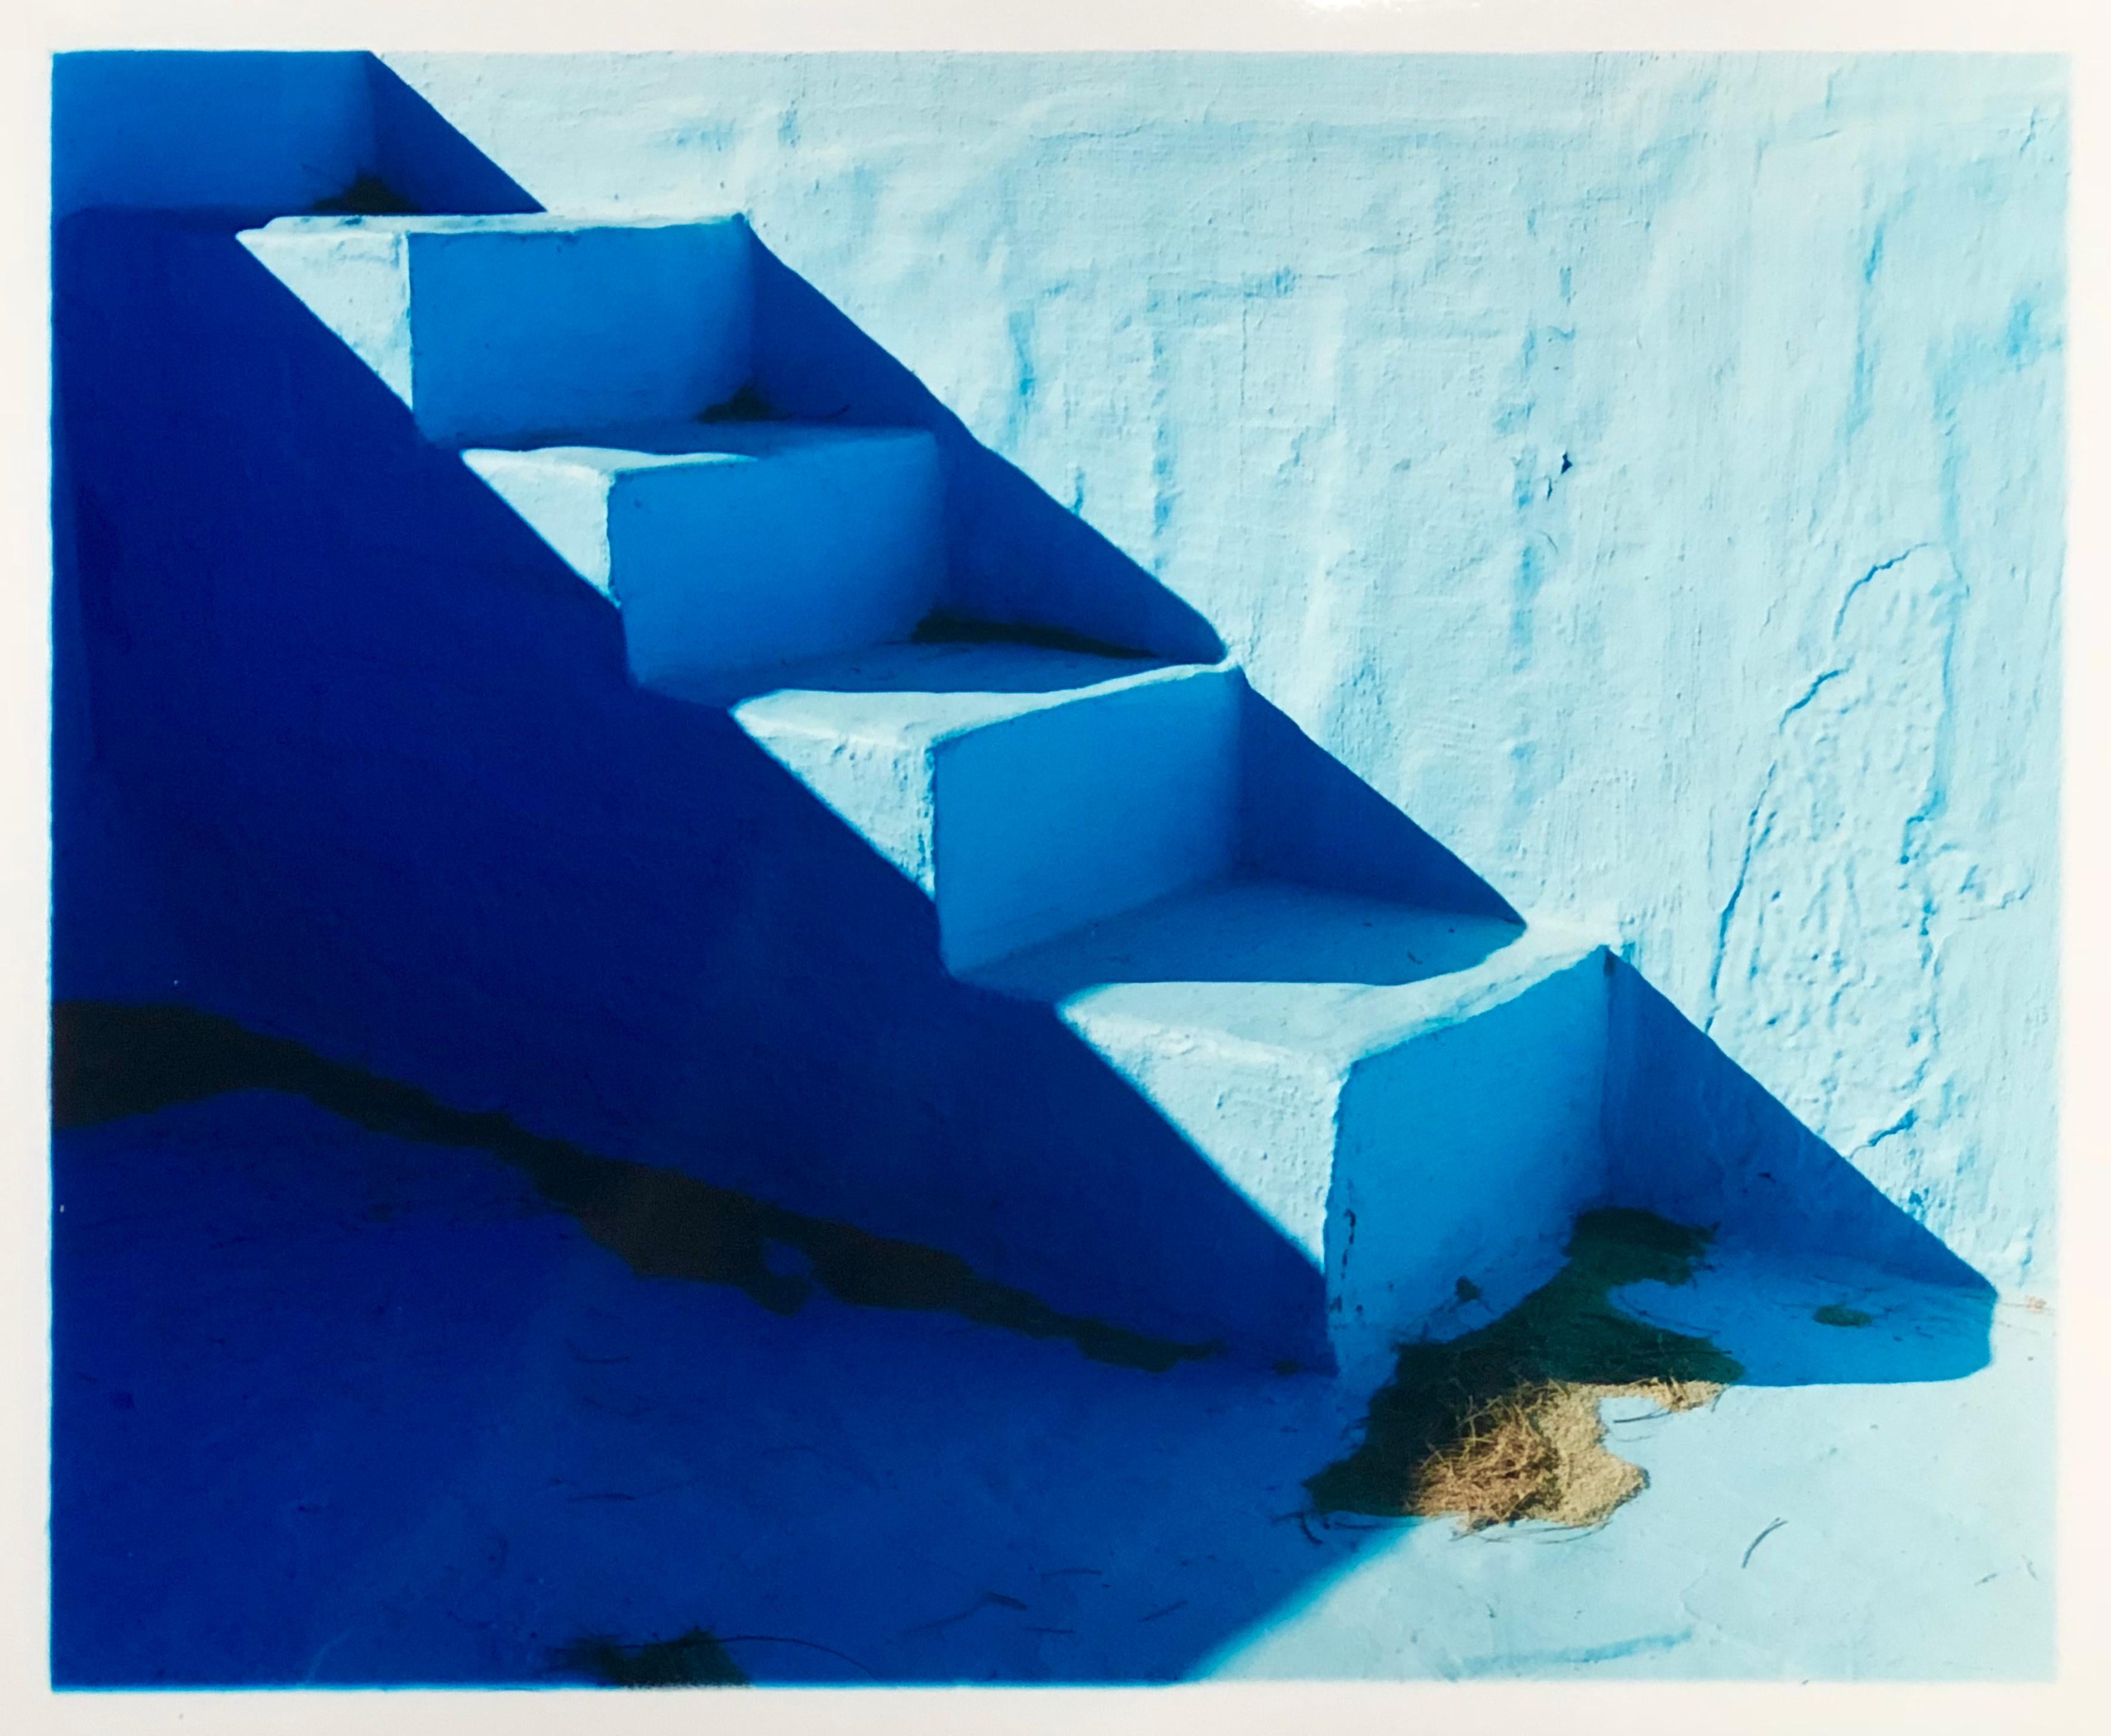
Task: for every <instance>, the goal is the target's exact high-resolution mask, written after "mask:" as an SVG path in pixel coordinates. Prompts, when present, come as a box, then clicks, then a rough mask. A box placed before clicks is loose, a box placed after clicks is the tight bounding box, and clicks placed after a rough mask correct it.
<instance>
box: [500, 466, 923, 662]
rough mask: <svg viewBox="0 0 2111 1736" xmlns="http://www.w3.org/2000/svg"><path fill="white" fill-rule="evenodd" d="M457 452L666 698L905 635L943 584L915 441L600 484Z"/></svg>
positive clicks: (576, 469) (574, 471)
mask: <svg viewBox="0 0 2111 1736" xmlns="http://www.w3.org/2000/svg"><path fill="white" fill-rule="evenodd" d="M463 456H464V457H465V460H466V461H467V462H468V463H469V465H470V467H471V468H472V469H474V470H475V471H476V472H477V474H479V475H480V476H481V477H482V478H483V479H484V481H485V482H486V483H488V484H490V486H491V487H493V489H494V490H495V491H496V492H497V493H498V494H499V495H500V496H501V497H502V498H503V499H504V500H505V501H506V503H507V504H508V505H511V507H512V508H513V509H514V510H515V511H516V512H518V513H519V514H520V515H521V517H522V518H524V519H526V520H527V522H528V523H529V524H530V525H531V526H532V527H533V528H534V530H535V531H536V533H537V534H538V535H539V536H540V537H542V538H543V541H544V542H547V543H548V544H549V545H550V546H551V547H552V548H553V549H554V550H556V552H557V553H558V554H559V555H562V556H563V557H564V558H565V560H566V562H567V563H568V564H570V566H571V567H572V569H573V570H574V571H575V572H577V573H579V575H580V577H581V578H584V579H586V580H587V581H588V582H589V583H591V584H592V585H594V586H596V587H597V588H599V589H601V590H602V591H605V592H607V593H608V594H609V595H610V596H612V597H614V598H615V601H617V602H618V603H619V604H620V605H621V607H622V610H623V628H624V642H625V644H626V646H627V647H628V655H629V660H630V669H631V673H632V674H633V677H634V678H636V679H637V680H638V682H639V684H640V685H642V686H644V687H653V688H657V689H663V690H667V691H681V690H683V689H684V688H690V687H696V686H697V685H699V684H701V683H706V682H709V681H710V679H711V678H713V677H714V676H715V675H718V674H720V673H724V672H726V671H729V670H741V669H755V668H757V667H760V666H763V665H768V664H778V663H783V662H788V661H791V660H793V659H799V658H804V657H815V656H824V655H829V653H832V652H836V651H845V650H853V649H855V648H856V647H858V646H864V645H869V644H871V643H873V642H874V641H880V640H886V639H890V638H897V637H905V636H906V635H907V634H908V633H909V632H910V631H911V630H912V629H913V628H915V625H916V623H918V622H919V620H921V619H923V618H924V616H925V615H926V614H928V613H929V612H930V610H931V608H932V606H933V604H934V603H935V602H936V601H937V596H938V591H939V587H940V585H941V583H942V581H943V578H944V570H945V569H944V561H945V552H944V533H943V525H942V484H941V482H940V478H939V469H938V454H937V444H936V442H933V440H932V438H931V437H930V436H928V434H923V433H904V434H901V435H899V436H897V437H888V438H875V439H870V440H858V441H856V442H848V443H845V444H843V445H841V446H833V447H824V448H822V449H819V450H806V451H798V452H796V453H788V454H781V455H777V456H769V457H767V458H761V459H752V460H737V461H730V462H722V463H710V464H697V465H673V466H667V467H663V468H658V469H638V470H629V471H624V470H619V471H616V472H615V473H613V474H611V473H609V472H608V471H606V470H604V469H592V468H589V467H587V466H583V465H570V464H566V463H564V462H562V461H559V460H553V459H552V457H551V456H550V455H548V454H544V453H533V452H509V451H484V450H479V451H470V452H467V453H465V454H464V455H463Z"/></svg>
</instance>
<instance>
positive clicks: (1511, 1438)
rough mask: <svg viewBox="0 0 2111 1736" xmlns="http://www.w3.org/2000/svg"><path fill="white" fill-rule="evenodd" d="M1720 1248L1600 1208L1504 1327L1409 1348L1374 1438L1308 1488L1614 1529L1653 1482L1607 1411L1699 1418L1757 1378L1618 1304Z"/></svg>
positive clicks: (1341, 1498) (1354, 1503) (1643, 1217)
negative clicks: (1648, 1408)
mask: <svg viewBox="0 0 2111 1736" xmlns="http://www.w3.org/2000/svg"><path fill="white" fill-rule="evenodd" d="M1707 1240H1708V1238H1707V1235H1706V1234H1705V1232H1704V1231H1698V1230H1691V1229H1687V1228H1686V1227H1684V1226H1681V1225H1677V1224H1673V1223H1669V1222H1666V1221H1665V1220H1664V1219H1663V1218H1660V1217H1655V1215H1654V1214H1652V1213H1650V1212H1630V1211H1605V1212H1589V1213H1587V1214H1586V1215H1585V1216H1584V1217H1582V1218H1581V1219H1579V1220H1578V1223H1577V1226H1576V1231H1575V1234H1574V1235H1573V1238H1572V1239H1571V1240H1570V1242H1569V1244H1568V1264H1567V1265H1566V1266H1564V1267H1563V1268H1562V1270H1561V1271H1560V1272H1559V1273H1558V1274H1557V1275H1556V1276H1555V1278H1554V1279H1553V1280H1551V1281H1550V1282H1549V1283H1548V1284H1546V1285H1544V1286H1543V1287H1542V1288H1541V1289H1540V1290H1537V1291H1535V1292H1534V1293H1533V1294H1532V1295H1530V1296H1528V1297H1527V1298H1526V1299H1524V1300H1523V1302H1521V1303H1519V1304H1518V1306H1517V1307H1516V1308H1513V1309H1512V1310H1511V1311H1510V1312H1509V1313H1507V1314H1505V1316H1503V1317H1502V1318H1501V1319H1500V1320H1498V1321H1493V1322H1491V1324H1490V1325H1488V1326H1483V1327H1482V1328H1480V1329H1479V1330H1478V1331H1475V1332H1470V1333H1469V1334H1467V1335H1465V1336H1464V1337H1463V1338H1458V1339H1451V1340H1450V1341H1448V1342H1446V1343H1444V1344H1428V1343H1424V1344H1408V1345H1405V1346H1403V1347H1402V1348H1401V1353H1400V1361H1399V1364H1398V1367H1397V1368H1396V1371H1395V1373H1394V1376H1393V1378H1392V1380H1391V1381H1390V1382H1388V1383H1387V1385H1386V1386H1385V1387H1384V1389H1382V1390H1381V1391H1380V1392H1379V1393H1378V1395H1377V1396H1376V1397H1375V1398H1373V1400H1372V1401H1371V1408H1370V1414H1369V1419H1368V1421H1367V1423H1366V1425H1365V1428H1364V1440H1363V1444H1361V1445H1360V1446H1359V1447H1358V1448H1356V1450H1355V1452H1354V1453H1351V1454H1350V1455H1349V1456H1348V1457H1346V1458H1345V1459H1342V1460H1341V1461H1339V1462H1337V1463H1335V1464H1333V1465H1330V1466H1328V1467H1327V1469H1326V1470H1324V1471H1321V1472H1320V1473H1319V1475H1317V1476H1314V1477H1313V1478H1311V1479H1310V1480H1309V1481H1308V1483H1307V1484H1306V1487H1307V1488H1308V1489H1310V1491H1311V1493H1312V1498H1313V1502H1314V1505H1315V1506H1316V1507H1319V1510H1320V1511H1321V1512H1358V1513H1370V1514H1376V1515H1381V1516H1389V1517H1405V1516H1416V1517H1424V1518H1433V1517H1435V1516H1438V1515H1440V1514H1448V1515H1450V1516H1455V1518H1456V1519H1457V1520H1458V1521H1459V1522H1460V1525H1461V1526H1462V1527H1464V1528H1466V1529H1468V1530H1478V1529H1479V1528H1481V1527H1482V1526H1484V1525H1506V1524H1509V1523H1510V1522H1511V1521H1515V1520H1519V1519H1541V1520H1546V1521H1551V1522H1553V1523H1555V1524H1556V1525H1596V1524H1597V1523H1599V1522H1600V1521H1602V1520H1604V1519H1605V1517H1606V1516H1608V1515H1609V1514H1610V1513H1611V1512H1613V1510H1614V1508H1616V1507H1618V1506H1619V1505H1620V1504H1621V1503H1623V1502H1624V1501H1627V1500H1629V1499H1630V1498H1632V1497H1633V1496H1635V1495H1637V1494H1640V1493H1641V1490H1642V1489H1643V1488H1644V1487H1645V1486H1646V1484H1647V1482H1648V1479H1647V1477H1646V1475H1644V1474H1643V1472H1642V1471H1641V1469H1640V1468H1639V1467H1637V1466H1633V1465H1631V1464H1629V1463H1628V1462H1627V1461H1626V1460H1624V1459H1621V1458H1618V1457H1614V1455H1613V1454H1612V1453H1609V1452H1608V1451H1606V1449H1605V1425H1604V1424H1603V1423H1602V1422H1600V1420H1599V1416H1598V1407H1599V1405H1600V1403H1601V1402H1602V1401H1603V1400H1605V1399H1607V1398H1623V1397H1633V1398H1645V1399H1648V1400H1650V1401H1651V1402H1652V1403H1655V1404H1656V1405H1658V1406H1659V1407H1661V1408H1662V1409H1664V1410H1666V1411H1688V1410H1691V1409H1693V1408H1695V1407H1696V1406H1699V1405H1702V1404H1706V1403H1709V1402H1710V1401H1711V1400H1713V1399H1714V1398H1715V1397H1716V1396H1717V1395H1718V1394H1719V1393H1720V1392H1721V1391H1722V1389H1723V1386H1724V1385H1727V1384H1728V1383H1729V1382H1731V1381H1733V1380H1737V1379H1738V1378H1739V1377H1740V1376H1741V1375H1742V1374H1743V1372H1744V1371H1743V1369H1742V1368H1741V1367H1739V1366H1738V1364H1737V1363H1736V1362H1735V1361H1733V1360H1732V1358H1729V1357H1728V1356H1726V1355H1725V1354H1724V1353H1723V1352H1721V1351H1720V1350H1718V1349H1717V1348H1715V1347H1714V1345H1713V1344H1709V1342H1708V1341H1707V1340H1706V1339H1698V1338H1689V1337H1687V1336H1685V1335H1683V1334H1681V1333H1676V1332H1667V1331H1665V1330H1663V1329H1661V1328H1659V1327H1656V1326H1647V1325H1645V1324H1644V1323H1643V1322H1641V1321H1637V1320H1636V1319H1634V1318H1632V1317H1631V1316H1628V1315H1626V1314H1623V1313H1621V1312H1619V1311H1618V1309H1617V1308H1614V1306H1613V1304H1612V1302H1611V1300H1610V1294H1609V1293H1610V1292H1611V1291H1613V1290H1616V1289H1618V1287H1619V1286H1620V1285H1624V1284H1635V1283H1639V1282H1641V1281H1643V1280H1656V1281H1657V1282H1659V1283H1664V1284H1682V1283H1684V1282H1685V1281H1686V1280H1687V1279H1688V1278H1690V1277H1691V1276H1692V1273H1693V1269H1694V1267H1695V1265H1696V1263H1697V1262H1699V1260H1700V1255H1701V1253H1702V1252H1703V1251H1704V1249H1705V1248H1706V1245H1707Z"/></svg>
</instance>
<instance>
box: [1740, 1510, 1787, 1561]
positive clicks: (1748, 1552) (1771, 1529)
mask: <svg viewBox="0 0 2111 1736" xmlns="http://www.w3.org/2000/svg"><path fill="white" fill-rule="evenodd" d="M1787 1523H1788V1521H1786V1519H1777V1520H1776V1521H1774V1522H1773V1524H1772V1525H1768V1527H1767V1528H1766V1530H1764V1531H1762V1532H1760V1533H1759V1535H1758V1536H1757V1537H1755V1538H1754V1539H1752V1540H1751V1541H1750V1543H1747V1544H1746V1545H1745V1558H1744V1560H1742V1561H1740V1562H1738V1563H1737V1565H1738V1566H1740V1567H1749V1566H1751V1565H1752V1551H1753V1550H1755V1549H1756V1548H1759V1545H1760V1544H1761V1543H1764V1542H1765V1541H1766V1540H1767V1539H1768V1538H1769V1537H1772V1536H1773V1534H1774V1533H1775V1532H1777V1531H1778V1530H1781V1528H1782V1526H1783V1525H1786V1524H1787Z"/></svg>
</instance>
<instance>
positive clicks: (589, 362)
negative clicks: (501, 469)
mask: <svg viewBox="0 0 2111 1736" xmlns="http://www.w3.org/2000/svg"><path fill="white" fill-rule="evenodd" d="M243 244H244V245H245V246H247V247H248V248H249V249H250V251H251V252H253V253H255V254H256V256H257V257H258V258H259V259H261V261H263V262H264V263H265V265H266V266H267V267H269V268H270V270H271V271H272V273H273V274H275V276H277V277H278V278H279V280H280V281H281V282H282V283H285V284H286V286H287V287H288V288H290V289H291V290H292V291H293V292H294V293H295V294H296V295H297V296H299V297H301V298H302V301H304V302H306V304H307V306H309V308H310V309H311V310H312V311H313V312H314V313H315V314H316V316H317V317H318V318H319V319H320V320H323V321H324V322H325V324H328V325H329V327H330V328H331V329H333V330H334V331H335V332H336V333H338V335H339V336H340V337H342V338H344V340H345V341H346V342H347V343H348V344H350V345H351V347H352V351H353V352H354V353H355V354H356V355H357V356H359V357H360V359H361V360H363V361H365V363H366V365H368V366H369V367H370V368H372V369H374V370H375V372H376V373H377V374H379V375H380V376H381V377H382V378H383V379H384V380H385V381H386V382H387V383H388V387H389V389H390V390H391V391H393V392H395V393H396V394H397V397H401V398H402V400H403V401H404V402H405V403H406V404H408V405H409V406H411V413H412V415H414V416H415V418H416V419H417V424H418V427H419V428H420V431H421V432H422V433H424V435H425V437H427V438H428V439H430V440H434V441H438V442H442V443H443V444H449V445H455V446H467V445H472V444H479V443H488V444H498V443H502V442H515V441H518V440H520V438H522V437H527V436H533V435H537V434H552V433H589V432H591V431H593V430H595V429H598V428H620V427H623V426H624V425H626V424H650V423H652V422H656V421H674V420H677V419H683V418H687V417H690V416H693V415H696V414H697V411H699V410H702V409H704V408H706V407H707V406H710V405H713V404H716V403H720V402H721V401H724V400H725V399H728V398H730V397H733V394H734V393H735V392H738V390H739V389H740V388H741V387H742V385H743V384H744V383H746V382H747V378H748V374H749V372H750V361H751V353H750V351H751V333H752V329H753V324H752V310H753V305H754V304H753V297H752V294H751V288H750V283H749V277H748V260H749V242H748V237H747V229H746V226H745V225H744V224H741V223H740V222H738V220H730V219H729V220H724V221H720V222H716V223H671V222H670V223H658V224H654V223H626V224H578V223H574V222H568V221H566V220H563V219H561V218H555V217H550V216H547V215H531V216H489V215H483V216H465V217H447V218H437V219H436V218H431V217H400V216H399V217H368V216H355V217H338V216H326V217H280V218H278V219H276V220H274V221H273V222H271V223H270V224H267V225H266V226H265V227H264V228H262V229H256V230H254V231H252V232H250V233H247V234H246V235H245V236H244V238H243Z"/></svg>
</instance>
